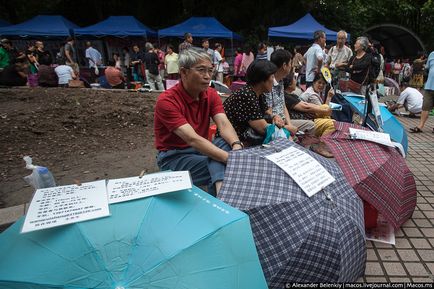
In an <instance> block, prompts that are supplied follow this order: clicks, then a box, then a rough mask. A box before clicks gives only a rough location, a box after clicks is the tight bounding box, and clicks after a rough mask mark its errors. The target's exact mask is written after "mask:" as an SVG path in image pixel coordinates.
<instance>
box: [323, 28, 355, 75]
mask: <svg viewBox="0 0 434 289" xmlns="http://www.w3.org/2000/svg"><path fill="white" fill-rule="evenodd" d="M346 42H347V32H345V31H344V30H341V31H339V32H338V35H337V42H336V45H335V46H333V47H332V48H331V49H330V50H329V53H328V58H327V64H328V65H329V67H330V70H331V73H332V75H333V76H334V77H337V78H339V79H340V78H344V77H345V74H346V72H345V67H346V66H347V64H348V61H349V60H350V58H351V56H353V52H352V51H351V48H349V47H348V46H346V45H345V43H346Z"/></svg>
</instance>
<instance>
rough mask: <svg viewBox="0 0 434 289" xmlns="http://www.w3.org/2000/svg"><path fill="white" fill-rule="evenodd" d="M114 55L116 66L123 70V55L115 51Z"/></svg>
mask: <svg viewBox="0 0 434 289" xmlns="http://www.w3.org/2000/svg"><path fill="white" fill-rule="evenodd" d="M112 57H113V61H114V62H115V65H114V67H115V68H117V69H119V70H121V69H122V61H121V57H120V55H119V53H117V52H114V53H113V55H112Z"/></svg>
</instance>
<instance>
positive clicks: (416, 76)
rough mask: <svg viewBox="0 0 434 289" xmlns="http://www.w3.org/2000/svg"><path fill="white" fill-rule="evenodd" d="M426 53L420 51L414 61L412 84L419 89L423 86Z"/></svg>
mask: <svg viewBox="0 0 434 289" xmlns="http://www.w3.org/2000/svg"><path fill="white" fill-rule="evenodd" d="M425 62H426V59H425V53H423V52H422V53H420V54H419V57H418V58H416V59H415V60H414V61H413V75H412V77H411V82H410V84H411V85H412V86H413V87H416V88H417V89H421V88H422V86H423V71H424V66H425Z"/></svg>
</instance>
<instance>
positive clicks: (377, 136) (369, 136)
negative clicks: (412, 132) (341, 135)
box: [349, 127, 405, 158]
mask: <svg viewBox="0 0 434 289" xmlns="http://www.w3.org/2000/svg"><path fill="white" fill-rule="evenodd" d="M349 131H350V136H351V138H352V139H359V140H367V141H371V142H375V143H378V144H382V145H385V146H389V147H393V148H397V149H398V150H399V152H400V153H401V155H402V157H404V158H405V152H404V147H403V146H402V144H400V143H397V142H393V141H391V139H390V135H389V134H388V133H382V132H376V131H369V130H363V129H357V128H352V127H350V128H349Z"/></svg>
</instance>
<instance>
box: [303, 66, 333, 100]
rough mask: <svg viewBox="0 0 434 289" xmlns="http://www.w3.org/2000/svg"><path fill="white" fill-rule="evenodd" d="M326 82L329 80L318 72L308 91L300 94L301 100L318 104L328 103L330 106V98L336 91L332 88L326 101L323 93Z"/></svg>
mask: <svg viewBox="0 0 434 289" xmlns="http://www.w3.org/2000/svg"><path fill="white" fill-rule="evenodd" d="M326 84H327V82H326V80H325V79H324V77H323V76H322V74H321V73H317V74H316V75H315V78H314V79H313V84H312V86H311V87H309V88H308V89H306V91H305V92H303V93H302V94H301V95H300V100H303V101H305V102H308V103H312V104H316V105H323V104H326V105H327V106H328V104H329V102H330V100H331V99H332V97H333V95H334V91H333V89H330V90H329V92H328V93H327V97H326V99H325V101H324V100H323V97H322V93H323V91H324V89H325V87H326Z"/></svg>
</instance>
